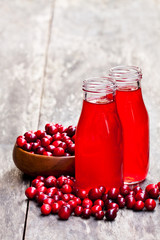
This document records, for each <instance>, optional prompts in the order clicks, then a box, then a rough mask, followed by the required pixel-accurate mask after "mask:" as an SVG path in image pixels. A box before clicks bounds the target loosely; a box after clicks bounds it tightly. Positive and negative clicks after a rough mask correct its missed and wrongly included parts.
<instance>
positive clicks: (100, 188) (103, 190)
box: [99, 186, 106, 194]
mask: <svg viewBox="0 0 160 240" xmlns="http://www.w3.org/2000/svg"><path fill="white" fill-rule="evenodd" d="M99 190H100V192H101V193H102V194H104V193H105V192H106V188H105V187H104V186H100V187H99Z"/></svg>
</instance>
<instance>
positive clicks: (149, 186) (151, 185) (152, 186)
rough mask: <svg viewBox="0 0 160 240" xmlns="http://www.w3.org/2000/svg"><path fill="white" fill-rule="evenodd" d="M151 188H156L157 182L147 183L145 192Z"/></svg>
mask: <svg viewBox="0 0 160 240" xmlns="http://www.w3.org/2000/svg"><path fill="white" fill-rule="evenodd" d="M153 188H157V189H158V185H157V184H149V185H148V186H147V187H146V192H149V191H150V190H151V189H153Z"/></svg>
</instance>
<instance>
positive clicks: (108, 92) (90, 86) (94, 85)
mask: <svg viewBox="0 0 160 240" xmlns="http://www.w3.org/2000/svg"><path fill="white" fill-rule="evenodd" d="M82 89H83V99H84V100H85V101H87V102H90V103H95V104H107V103H110V102H113V101H114V100H115V90H116V86H115V83H114V81H113V80H112V79H111V78H110V77H100V78H91V79H87V80H85V81H83V87H82Z"/></svg>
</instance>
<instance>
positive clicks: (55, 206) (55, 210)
mask: <svg viewBox="0 0 160 240" xmlns="http://www.w3.org/2000/svg"><path fill="white" fill-rule="evenodd" d="M60 208H61V205H60V204H59V203H58V202H54V203H53V204H52V213H54V214H55V213H58V211H59V209H60Z"/></svg>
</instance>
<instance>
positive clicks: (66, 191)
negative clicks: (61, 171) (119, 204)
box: [61, 184, 72, 193]
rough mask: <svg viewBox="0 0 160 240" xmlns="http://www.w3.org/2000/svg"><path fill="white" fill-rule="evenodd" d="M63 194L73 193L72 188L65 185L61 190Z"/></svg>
mask: <svg viewBox="0 0 160 240" xmlns="http://www.w3.org/2000/svg"><path fill="white" fill-rule="evenodd" d="M61 191H62V193H71V192H72V188H71V186H70V185H69V184H64V185H63V186H62V188H61Z"/></svg>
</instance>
